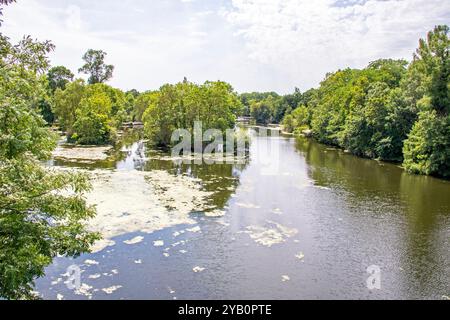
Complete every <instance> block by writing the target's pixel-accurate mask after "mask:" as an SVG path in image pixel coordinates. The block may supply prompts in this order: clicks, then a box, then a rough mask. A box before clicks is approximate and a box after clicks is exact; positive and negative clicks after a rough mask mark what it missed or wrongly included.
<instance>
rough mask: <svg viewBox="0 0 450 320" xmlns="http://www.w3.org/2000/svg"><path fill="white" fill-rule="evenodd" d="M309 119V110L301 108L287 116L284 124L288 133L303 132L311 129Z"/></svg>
mask: <svg viewBox="0 0 450 320" xmlns="http://www.w3.org/2000/svg"><path fill="white" fill-rule="evenodd" d="M309 117H310V113H309V110H308V108H306V107H305V106H300V107H298V108H297V109H295V110H294V111H292V112H291V113H290V114H288V115H286V117H285V118H284V120H283V123H282V124H283V126H284V129H285V130H286V131H287V132H291V133H292V132H295V131H297V132H301V131H303V130H306V129H309Z"/></svg>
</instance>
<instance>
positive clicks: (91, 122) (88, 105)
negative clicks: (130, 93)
mask: <svg viewBox="0 0 450 320" xmlns="http://www.w3.org/2000/svg"><path fill="white" fill-rule="evenodd" d="M104 89H105V88H104V87H103V86H99V85H93V86H88V88H87V92H86V96H85V97H84V98H83V99H82V100H81V101H80V104H79V106H78V108H77V110H76V116H75V118H76V121H75V123H74V125H73V127H74V133H73V135H72V137H71V140H73V141H76V142H77V143H79V144H84V145H97V144H106V143H108V142H111V141H112V140H113V134H114V131H113V128H112V126H111V125H110V124H111V117H110V115H111V112H112V108H113V103H112V101H111V99H110V97H109V96H108V94H107V93H106V92H105V91H104Z"/></svg>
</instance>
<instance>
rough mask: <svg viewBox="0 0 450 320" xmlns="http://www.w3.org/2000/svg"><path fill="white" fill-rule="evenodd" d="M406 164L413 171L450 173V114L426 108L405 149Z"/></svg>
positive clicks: (448, 175) (430, 173) (433, 173)
mask: <svg viewBox="0 0 450 320" xmlns="http://www.w3.org/2000/svg"><path fill="white" fill-rule="evenodd" d="M403 152H404V154H405V161H404V163H403V166H404V167H405V169H406V170H407V171H408V172H410V173H416V174H426V175H436V176H441V177H445V178H449V177H450V116H446V117H441V116H439V115H438V113H437V111H436V110H432V111H424V112H422V113H421V114H420V116H419V120H418V121H417V123H416V124H415V125H414V127H413V129H412V131H411V133H410V134H409V137H408V140H406V141H405V147H404V150H403Z"/></svg>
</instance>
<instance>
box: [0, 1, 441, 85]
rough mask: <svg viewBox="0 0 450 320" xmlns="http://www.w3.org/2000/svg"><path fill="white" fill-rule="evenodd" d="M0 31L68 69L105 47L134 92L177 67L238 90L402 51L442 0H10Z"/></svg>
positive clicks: (178, 73)
mask: <svg viewBox="0 0 450 320" xmlns="http://www.w3.org/2000/svg"><path fill="white" fill-rule="evenodd" d="M17 1H18V2H17V3H16V4H13V5H12V6H10V7H7V8H6V9H5V10H4V24H3V26H2V27H1V28H0V31H2V32H3V33H5V34H6V35H8V36H9V37H11V38H12V39H14V40H17V39H19V38H21V37H22V36H23V35H31V36H33V37H34V38H38V39H41V40H44V39H51V40H52V41H53V42H54V44H55V45H56V46H57V49H56V51H55V52H54V53H53V54H52V55H51V59H52V63H53V64H54V65H65V66H67V67H69V68H70V69H72V71H74V72H76V70H77V69H78V68H79V67H80V66H81V64H82V61H81V56H82V55H83V53H84V52H85V51H87V49H89V48H93V49H102V50H105V51H106V52H108V58H107V62H108V63H111V64H114V65H115V66H116V70H115V73H114V79H113V80H111V82H110V84H111V85H113V86H117V87H120V88H122V89H132V88H136V89H138V90H140V91H144V90H148V89H157V88H159V87H160V86H161V85H162V84H164V83H174V82H178V81H180V80H182V79H183V77H184V76H186V77H187V78H188V79H189V80H191V81H194V82H204V81H205V80H224V81H228V82H230V83H231V84H232V85H233V86H234V87H235V88H236V89H237V90H238V91H240V92H244V91H254V90H255V91H272V90H274V91H278V92H280V93H287V92H291V91H293V88H294V87H299V88H300V89H302V90H306V89H309V88H310V87H314V86H317V85H318V83H319V82H320V81H321V80H322V79H323V78H324V76H325V74H326V73H327V72H330V71H335V70H337V69H339V68H345V67H356V68H360V67H364V66H365V65H367V64H368V63H369V62H370V61H373V60H375V59H378V58H405V59H408V60H410V59H411V57H412V53H413V52H414V50H415V48H416V47H417V44H418V39H419V38H420V37H424V36H425V34H426V32H427V31H428V30H431V29H432V28H433V27H434V26H435V25H437V24H450V1H449V0H313V1H312V0H151V1H148V0H95V1H92V0H17Z"/></svg>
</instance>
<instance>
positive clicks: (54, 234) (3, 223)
mask: <svg viewBox="0 0 450 320" xmlns="http://www.w3.org/2000/svg"><path fill="white" fill-rule="evenodd" d="M0 42H1V45H2V50H1V52H0V68H1V70H2V72H1V73H0V104H1V106H0V296H1V297H4V298H7V299H32V298H35V296H34V294H33V293H32V289H33V281H34V280H35V279H36V278H37V277H41V276H43V275H44V272H45V267H47V266H48V265H49V264H51V263H52V260H53V258H54V257H56V256H57V255H62V256H67V257H77V256H79V255H80V254H81V253H85V252H88V251H89V248H90V246H91V245H92V243H93V242H94V241H95V240H96V239H98V235H97V234H93V233H90V232H88V231H86V229H85V221H86V219H89V218H90V217H92V216H93V215H94V214H95V209H94V208H93V207H89V206H87V204H86V202H85V200H84V198H83V194H84V192H86V191H88V190H89V189H90V184H89V181H88V179H87V177H86V176H84V175H81V174H74V173H70V172H56V171H53V170H49V169H46V168H45V167H43V166H42V165H41V162H40V161H42V160H47V159H48V158H49V156H50V153H51V151H52V150H53V148H54V147H55V146H56V136H55V135H54V134H52V133H51V132H50V131H49V130H48V129H47V128H46V127H45V122H44V120H43V119H42V116H41V115H40V114H39V112H38V109H37V107H36V106H37V103H38V102H39V101H40V100H41V99H42V97H43V94H45V85H46V77H45V72H46V70H47V68H48V58H47V54H48V53H49V52H50V51H51V50H52V49H53V45H52V44H51V43H50V42H37V41H33V40H32V39H30V38H29V37H28V38H24V39H23V40H22V41H21V42H20V43H19V44H18V45H16V46H13V45H11V44H10V43H9V40H8V39H7V38H6V37H4V36H3V35H0Z"/></svg>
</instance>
